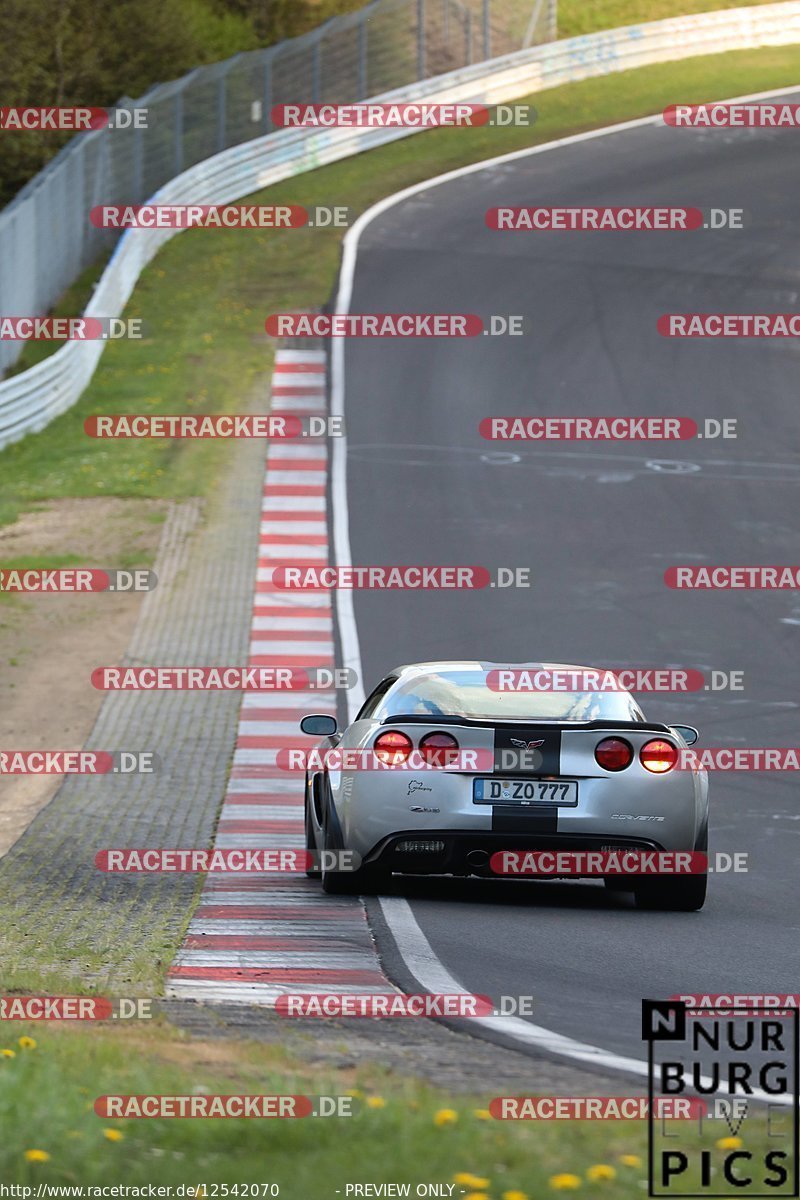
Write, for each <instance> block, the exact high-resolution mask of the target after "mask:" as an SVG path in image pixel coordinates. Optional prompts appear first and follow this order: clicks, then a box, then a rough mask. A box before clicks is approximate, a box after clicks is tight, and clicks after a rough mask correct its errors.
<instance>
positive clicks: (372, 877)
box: [322, 799, 381, 896]
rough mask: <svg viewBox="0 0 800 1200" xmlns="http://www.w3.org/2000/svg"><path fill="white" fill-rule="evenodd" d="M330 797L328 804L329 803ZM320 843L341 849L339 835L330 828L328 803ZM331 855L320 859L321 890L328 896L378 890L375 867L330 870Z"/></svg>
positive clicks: (364, 866)
mask: <svg viewBox="0 0 800 1200" xmlns="http://www.w3.org/2000/svg"><path fill="white" fill-rule="evenodd" d="M330 803H331V801H330V799H329V800H328V804H330ZM322 843H323V846H324V848H325V849H326V850H333V851H337V850H341V849H343V847H342V845H341V836H339V837H336V836H335V835H334V833H333V830H332V822H331V819H330V813H329V809H328V805H327V804H326V806H325V818H324V824H323V827H322ZM329 858H331V855H328V854H326V855H324V856H323V861H322V890H323V892H325V893H326V894H327V895H328V896H359V895H361V896H365V895H366V896H368V895H371V894H372V893H373V892H376V891H377V890H378V887H379V884H380V881H381V874H380V872H379V871H378V869H377V868H376V867H373V866H370V865H364V864H362V865H361V866H360V867H358V868H357V869H356V870H355V871H332V870H330V868H329V867H328V859H329Z"/></svg>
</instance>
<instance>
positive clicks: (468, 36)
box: [464, 8, 472, 67]
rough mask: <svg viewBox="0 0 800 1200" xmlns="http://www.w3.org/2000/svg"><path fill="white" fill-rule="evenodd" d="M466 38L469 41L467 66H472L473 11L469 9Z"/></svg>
mask: <svg viewBox="0 0 800 1200" xmlns="http://www.w3.org/2000/svg"><path fill="white" fill-rule="evenodd" d="M465 28H466V33H465V35H464V36H465V37H466V40H467V66H468V67H469V66H471V65H472V9H470V8H468V9H467V24H466V27H465Z"/></svg>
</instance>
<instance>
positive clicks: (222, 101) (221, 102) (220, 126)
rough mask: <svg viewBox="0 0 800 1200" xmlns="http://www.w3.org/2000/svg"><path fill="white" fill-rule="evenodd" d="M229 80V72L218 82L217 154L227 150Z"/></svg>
mask: <svg viewBox="0 0 800 1200" xmlns="http://www.w3.org/2000/svg"><path fill="white" fill-rule="evenodd" d="M227 80H228V72H227V71H223V72H222V74H221V75H220V77H219V79H218V80H217V153H219V152H220V151H222V150H224V149H225V123H226V116H227V105H226V100H227V97H226V94H225V88H226V84H227Z"/></svg>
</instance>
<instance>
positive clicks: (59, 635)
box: [0, 497, 167, 857]
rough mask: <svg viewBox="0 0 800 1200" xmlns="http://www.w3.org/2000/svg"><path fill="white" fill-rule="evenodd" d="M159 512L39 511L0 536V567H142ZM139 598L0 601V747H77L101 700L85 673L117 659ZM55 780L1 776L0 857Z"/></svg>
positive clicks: (154, 539)
mask: <svg viewBox="0 0 800 1200" xmlns="http://www.w3.org/2000/svg"><path fill="white" fill-rule="evenodd" d="M166 510H167V506H166V504H165V502H164V501H154V500H119V499H114V498H111V497H109V498H107V499H106V498H103V499H92V500H60V501H57V502H55V503H52V504H47V505H46V506H42V507H40V508H37V509H35V510H33V511H31V512H26V513H25V514H24V515H23V516H21V517H20V519H19V520H18V521H16V522H15V523H14V524H13V525H7V526H3V527H0V565H7V564H9V563H14V562H18V561H22V562H23V563H26V562H29V565H31V566H34V565H41V566H48V565H58V564H59V563H64V560H65V559H66V560H68V561H69V560H76V562H75V565H81V566H90V567H106V568H132V567H137V566H141V567H146V566H150V565H151V564H152V562H153V558H154V556H155V552H156V549H157V547H158V542H159V538H160V536H161V528H162V523H163V519H164V516H165V514H166ZM29 560H33V561H29ZM38 560H41V562H39V561H38ZM47 560H52V562H51V563H49V562H48V561H47ZM65 565H66V564H65ZM143 599H144V597H143V595H141V594H131V595H127V594H125V593H114V594H112V593H108V594H107V593H99V594H86V595H83V594H80V595H71V594H69V593H63V594H54V593H51V594H49V595H39V594H30V595H20V594H16V593H14V594H6V595H4V596H2V598H0V747H2V748H3V749H12V750H20V749H21V750H74V749H80V747H81V746H83V744H84V742H85V741H86V738H87V737H88V735H89V733H90V731H91V728H92V725H93V724H94V721H95V719H96V717H97V713H98V710H99V708H100V704H101V702H102V699H103V696H102V693H101V692H98V691H95V689H94V688H93V687H92V686H91V683H90V681H89V677H90V675H91V672H92V670H93V669H94V668H95V667H97V666H100V665H102V664H104V663H109V664H110V663H116V662H118V661H120V659H121V658H122V657H123V655H124V654H125V651H126V649H127V646H128V643H129V641H130V638H131V635H132V633H133V630H134V626H135V624H136V620H137V617H138V614H139V609H140V607H141V604H142V601H143ZM62 778H63V776H60V775H13V776H11V775H6V776H3V777H2V783H1V784H0V857H1V856H2V855H3V854H5V853H6V851H8V850H9V849H10V848H11V846H13V844H14V842H15V841H16V840H17V838H18V837H20V835H21V834H22V833H24V831H25V829H27V827H28V825H29V824H30V822H31V821H32V820H33V818H34V817H35V816H36V814H37V813H38V812H39V811H40V809H42V808H43V807H44V806H45V805H46V804H47V803H48V802H49V801H50V800H51V799H52V797H53V796H54V795H55V793H56V791H57V790H58V787H59V785H60V784H61V780H62Z"/></svg>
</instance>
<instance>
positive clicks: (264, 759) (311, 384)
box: [167, 349, 393, 1006]
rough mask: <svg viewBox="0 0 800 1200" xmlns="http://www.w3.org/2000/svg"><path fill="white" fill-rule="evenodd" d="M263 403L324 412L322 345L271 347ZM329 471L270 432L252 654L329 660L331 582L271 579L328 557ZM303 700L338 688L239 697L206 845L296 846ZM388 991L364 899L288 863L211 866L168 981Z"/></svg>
mask: <svg viewBox="0 0 800 1200" xmlns="http://www.w3.org/2000/svg"><path fill="white" fill-rule="evenodd" d="M272 405H273V407H272V412H273V414H280V413H286V414H287V415H290V414H291V415H300V414H301V415H303V416H326V415H327V396H326V385H325V353H324V351H321V350H320V351H316V350H289V349H280V350H278V351H277V353H276V356H275V370H274V374H273V379H272ZM327 476H328V447H327V445H326V444H325V443H319V442H317V443H298V442H289V441H287V442H272V443H270V445H269V448H268V451H267V463H266V474H265V480H264V488H263V495H262V499H261V538H260V546H259V554H258V566H257V571H256V580H255V594H254V603H253V614H252V623H251V640H250V655H249V663H250V665H251V666H294V667H308V668H318V667H329V668H332V667H333V666H334V641H333V610H332V604H331V596H330V593H329V592H317V593H308V594H306V595H303V594H301V593H298V594H296V595H294V594H292V593H290V592H285V591H281V590H279V589H278V588H276V586H275V585H274V584H273V582H272V575H273V572H274V570H275V568H276V566H278V565H287V564H292V565H303V564H308V565H312V564H313V565H314V566H320V565H325V564H327V562H328V560H329V547H328V523H327V500H326V486H327ZM309 709H313V710H314V711H315V712H325V713H330V714H331V715H333V714H335V712H336V697H335V694H334V693H333V692H330V691H329V692H316V691H310V692H275V693H269V692H264V693H260V692H250V693H245V694H244V695H243V697H242V705H241V709H240V712H239V728H238V737H237V743H236V752H235V754H234V760H233V767H232V770H231V775H230V779H229V781H228V787H227V791H226V795H225V800H224V803H223V806H222V810H221V813H220V819H219V825H218V827H217V833H216V837H215V842H214V846H215V849H229V848H247V849H271V850H276V849H284V848H286V849H297V848H302V847H304V846H305V831H304V825H303V782H302V776H299V777H298V778H295V777H294V776H292V775H289V774H287V772H285V771H282V770H281V768H280V767H278V765H277V761H276V760H277V754H278V751H279V750H280V749H284V748H291V747H307V746H308V745H309V744H310V743H309V741H308V739H307V738H304V737H303V735H302V734H301V733H300V731H299V721H300V718H301V717H302V716H303V715H304V714H305V713H306V712H308V711H309ZM391 990H393V988H392V985H391V984H389V983H388V981H387V980H386V979H385V977H384V975H383V973H382V972H381V970H380V966H379V964H378V959H377V956H376V953H375V949H374V946H373V943H372V938H371V936H370V932H369V927H368V925H367V919H366V913H365V911H364V906H363V904H362V903H361V901H360V900H358V899H356V898H350V897H333V896H325V897H323V896H321V895H320V889H319V883H318V882H316V881H315V880H310V879H306V878H305V876H298V875H296V874H290V873H287V872H275V873H266V874H247V875H243V874H235V873H229V872H218V873H217V872H215V873H213V874H209V875H208V876H207V877H206V881H205V884H204V886H203V891H202V894H201V896H200V901H199V904H198V907H197V909H196V911H195V913H194V915H193V917H192V920H191V922H190V924H189V928H188V930H187V932H186V936H185V938H184V941H183V945H182V946H181V948H180V950H179V951H178V954H177V956H176V958H175V962H174V963H173V965H172V968H171V970H170V972H169V975H168V980H167V994H168V995H170V996H174V997H180V998H182V999H197V1000H205V1001H212V1002H214V1001H215V1002H218V1003H222V1002H225V1003H229V1004H230V1003H239V1004H258V1005H264V1006H272V1005H274V1003H275V1001H276V999H277V997H278V996H280V995H282V994H286V993H292V992H295V993H304V994H309V993H318V992H335V993H341V994H350V993H364V992H369V993H373V992H374V993H385V992H387V991H391Z"/></svg>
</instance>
